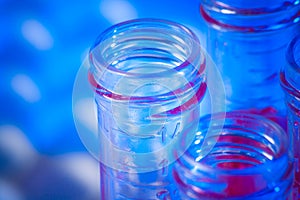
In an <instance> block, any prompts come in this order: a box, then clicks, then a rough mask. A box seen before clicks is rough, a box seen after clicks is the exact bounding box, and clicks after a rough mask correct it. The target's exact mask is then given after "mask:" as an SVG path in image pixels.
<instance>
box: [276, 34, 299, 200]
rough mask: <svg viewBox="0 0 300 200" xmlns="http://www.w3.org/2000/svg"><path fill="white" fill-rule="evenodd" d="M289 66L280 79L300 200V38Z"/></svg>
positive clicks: (291, 52) (290, 54)
mask: <svg viewBox="0 0 300 200" xmlns="http://www.w3.org/2000/svg"><path fill="white" fill-rule="evenodd" d="M286 58H287V64H286V65H285V67H284V68H283V70H282V72H281V74H280V79H281V85H282V87H283V90H284V92H285V99H286V105H287V110H288V133H289V134H290V135H291V136H293V150H294V157H295V166H296V169H295V172H296V173H295V176H296V181H295V196H296V197H297V198H296V199H300V165H299V159H300V36H297V37H295V38H294V40H292V42H291V43H290V45H289V48H288V49H287V52H286Z"/></svg>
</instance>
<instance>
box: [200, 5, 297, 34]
mask: <svg viewBox="0 0 300 200" xmlns="http://www.w3.org/2000/svg"><path fill="white" fill-rule="evenodd" d="M267 3H270V2H261V1H257V2H252V1H251V3H250V1H249V2H247V1H246V2H244V1H231V0H221V1H214V0H202V1H201V7H200V12H201V15H202V16H203V18H204V19H205V21H206V22H207V23H208V24H210V25H212V26H213V27H214V28H216V29H226V30H228V31H240V32H250V33H251V32H252V33H254V32H266V31H273V30H279V29H283V28H286V27H288V26H292V25H293V24H295V23H298V22H299V20H300V12H299V8H300V2H299V1H297V0H293V1H285V2H283V1H275V3H274V2H272V4H271V5H270V4H267Z"/></svg>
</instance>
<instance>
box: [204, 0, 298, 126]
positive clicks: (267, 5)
mask: <svg viewBox="0 0 300 200" xmlns="http://www.w3.org/2000/svg"><path fill="white" fill-rule="evenodd" d="M299 9H300V3H299V1H298V0H288V1H282V0H276V1H272V2H268V1H260V0H255V1H235V0H221V1H215V0H201V8H200V12H201V15H202V17H203V18H204V20H205V21H206V22H207V24H208V30H207V31H208V32H207V50H208V52H209V54H210V55H211V57H212V59H213V61H214V62H215V63H216V65H217V67H218V68H219V69H220V71H221V73H222V76H223V80H224V83H225V87H226V95H227V98H226V99H227V108H228V110H248V109H250V110H249V112H250V113H257V114H263V115H264V116H266V117H268V118H272V120H274V121H276V122H279V123H280V124H282V126H283V127H285V123H286V122H285V116H286V114H285V106H284V100H283V92H282V91H281V89H280V84H279V71H280V68H281V67H282V66H283V65H284V64H285V59H284V55H285V50H286V47H287V45H288V43H289V41H290V40H291V38H293V36H294V35H295V34H297V33H298V32H299V31H300V25H299V24H300V23H299V21H300V14H299Z"/></svg>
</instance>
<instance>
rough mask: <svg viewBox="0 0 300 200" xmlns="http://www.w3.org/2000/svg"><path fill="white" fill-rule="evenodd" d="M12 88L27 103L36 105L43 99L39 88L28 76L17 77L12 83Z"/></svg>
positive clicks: (19, 75) (20, 75) (18, 75)
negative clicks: (35, 103)
mask: <svg viewBox="0 0 300 200" xmlns="http://www.w3.org/2000/svg"><path fill="white" fill-rule="evenodd" d="M11 86H12V88H13V90H14V91H15V92H16V93H17V94H18V95H20V96H21V97H22V98H23V99H24V100H25V101H27V102H30V103H34V102H37V101H39V100H40V99H41V93H40V90H39V88H38V86H37V85H36V84H35V83H34V82H33V80H32V79H31V78H30V77H28V76H27V75H24V74H17V75H15V76H14V77H13V79H12V81H11Z"/></svg>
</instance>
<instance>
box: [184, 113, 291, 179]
mask: <svg viewBox="0 0 300 200" xmlns="http://www.w3.org/2000/svg"><path fill="white" fill-rule="evenodd" d="M223 117H224V115H222V114H215V115H213V116H206V117H204V118H202V119H200V121H199V127H200V128H199V130H198V132H197V133H196V136H195V140H194V143H193V144H192V145H191V147H190V148H189V149H188V150H187V152H186V153H185V154H184V155H183V157H182V158H180V159H179V160H181V161H182V162H184V163H183V164H184V166H185V165H186V166H189V167H192V168H193V169H194V170H193V172H197V170H199V172H200V173H203V172H202V170H205V171H206V172H207V173H209V172H211V173H213V174H239V175H247V174H255V173H259V174H261V173H263V172H266V171H268V170H274V169H279V168H278V167H282V164H284V163H283V159H286V161H288V160H287V159H288V158H289V149H288V148H289V144H288V140H289V139H288V138H287V136H286V133H285V132H284V130H282V128H281V127H280V126H279V125H277V124H276V123H274V122H272V121H270V120H268V119H266V118H264V117H261V116H259V115H255V114H249V113H239V112H229V113H226V117H225V123H224V126H222V127H221V126H215V127H214V124H218V123H214V122H217V121H218V120H221V118H223ZM209 125H211V126H212V128H211V129H212V130H213V134H210V135H209V136H207V135H206V131H207V128H208V126H209ZM206 136H207V137H209V138H206V140H204V139H203V138H205V137H206ZM212 141H213V142H212ZM209 143H213V144H214V146H213V147H212V148H211V147H209V149H210V150H209V152H208V153H207V152H206V150H207V149H206V148H207V147H208V146H209ZM276 163H277V164H279V165H277V166H276ZM285 164H286V163H285ZM280 165H281V166H280ZM189 170H190V169H189ZM273 172H274V171H273Z"/></svg>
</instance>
